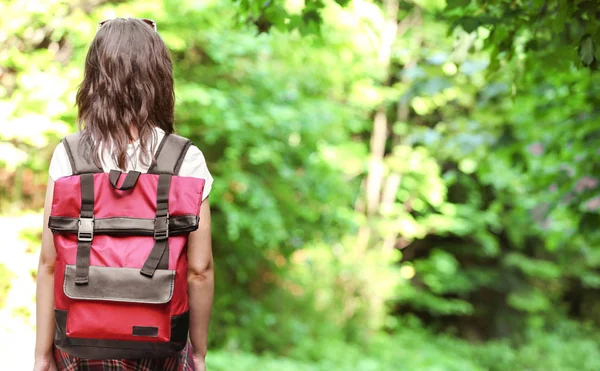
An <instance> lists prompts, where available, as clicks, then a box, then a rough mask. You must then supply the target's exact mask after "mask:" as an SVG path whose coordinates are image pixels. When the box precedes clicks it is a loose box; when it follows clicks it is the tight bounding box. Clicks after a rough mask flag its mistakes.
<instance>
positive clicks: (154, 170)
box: [148, 134, 192, 175]
mask: <svg viewBox="0 0 600 371" xmlns="http://www.w3.org/2000/svg"><path fill="white" fill-rule="evenodd" d="M191 145H192V142H191V141H190V140H189V139H187V138H184V137H182V136H179V135H175V134H169V135H165V137H164V138H163V140H162V141H161V142H160V144H159V146H158V149H157V150H156V156H155V160H154V161H153V162H152V165H151V166H150V168H149V169H148V173H149V174H173V175H177V174H178V173H179V169H181V164H183V159H184V158H185V154H186V153H187V151H188V149H189V148H190V146H191Z"/></svg>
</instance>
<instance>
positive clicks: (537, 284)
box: [0, 0, 600, 371]
mask: <svg viewBox="0 0 600 371" xmlns="http://www.w3.org/2000/svg"><path fill="white" fill-rule="evenodd" d="M598 14H599V9H598V5H597V2H596V1H584V0H575V1H572V0H568V1H567V0H517V1H513V0H511V1H507V0H497V1H491V0H490V1H487V0H447V1H444V0H407V1H404V0H403V1H400V0H381V1H369V0H352V1H350V0H337V1H332V0H305V1H302V0H282V1H275V0H273V1H266V2H265V1H251V0H240V1H230V0H203V1H193V0H181V1H175V0H164V1H150V0H132V1H106V0H44V1H32V0H13V1H7V0H2V1H0V197H1V199H0V246H1V249H0V308H1V309H0V331H1V334H0V359H2V366H0V368H2V369H3V370H28V369H30V367H31V364H32V355H33V341H34V339H33V330H34V326H35V323H34V322H35V320H34V291H35V279H36V266H37V254H38V252H39V248H40V235H41V226H42V217H41V212H42V206H43V199H44V188H45V184H46V181H47V169H48V163H49V160H50V158H51V155H52V152H53V150H54V147H55V145H56V144H57V143H58V141H59V140H60V138H61V137H63V136H64V135H66V134H68V133H70V132H73V131H74V130H76V123H75V121H76V109H75V107H74V96H75V93H76V89H77V86H78V84H79V82H80V80H81V78H82V71H83V64H84V58H85V52H86V47H87V45H88V44H89V42H90V40H91V39H92V38H93V37H94V33H95V31H96V25H97V22H98V21H101V20H104V19H107V18H114V17H118V16H125V17H127V16H133V17H147V18H152V19H155V20H156V21H157V23H158V30H159V33H160V35H161V36H162V38H163V39H164V41H165V42H166V43H167V45H168V47H169V48H170V50H171V53H172V57H173V61H174V69H175V79H176V96H177V109H176V111H177V112H176V118H177V130H178V132H179V133H180V134H182V135H185V136H189V137H190V138H192V139H193V140H194V142H195V143H196V144H197V145H198V146H199V147H200V148H201V149H202V150H203V151H204V153H205V156H206V158H207V161H208V164H209V168H210V170H211V171H212V173H213V175H214V177H215V179H216V180H215V185H214V188H213V191H212V194H211V205H212V207H213V236H214V256H215V263H216V266H215V272H216V296H215V302H214V310H213V316H212V322H211V328H210V349H211V350H210V353H209V355H208V357H207V361H208V366H209V370H211V371H217V370H278V371H287V370H300V371H302V370H307V371H308V370H327V371H336V370H355V371H367V370H372V371H379V370H460V371H469V370H544V371H548V370H577V371H581V370H599V369H600V336H599V334H598V326H600V292H599V291H598V288H599V287H600V269H599V268H600V246H599V245H600V215H599V214H600V188H599V183H598V182H599V180H598V177H599V175H600V166H599V159H600V145H599V144H600V121H599V112H600V111H599V108H598V107H600V94H599V93H600V84H599V82H600V80H599V78H598V74H597V72H596V69H597V67H598V66H597V59H596V58H599V57H600V50H597V49H596V46H597V45H598V43H600V30H599V28H598V27H599V21H598V19H599V18H600V17H599V15H598Z"/></svg>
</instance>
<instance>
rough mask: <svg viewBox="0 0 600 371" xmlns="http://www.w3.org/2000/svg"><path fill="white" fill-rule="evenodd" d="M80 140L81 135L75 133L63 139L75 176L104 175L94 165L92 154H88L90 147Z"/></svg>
mask: <svg viewBox="0 0 600 371" xmlns="http://www.w3.org/2000/svg"><path fill="white" fill-rule="evenodd" d="M80 138H81V133H74V134H70V135H67V136H66V137H64V138H63V139H62V143H63V145H64V146H65V151H66V152H67V157H68V158H69V162H70V163H71V169H72V170H73V174H74V175H79V174H85V173H102V172H103V170H102V169H101V168H99V167H98V166H96V164H95V163H94V159H93V156H92V154H91V153H86V152H89V151H88V150H89V145H88V144H86V143H82V142H81V140H80Z"/></svg>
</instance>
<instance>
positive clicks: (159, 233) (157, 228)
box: [154, 213, 169, 241]
mask: <svg viewBox="0 0 600 371" xmlns="http://www.w3.org/2000/svg"><path fill="white" fill-rule="evenodd" d="M167 238H169V213H167V215H165V216H157V217H156V218H154V239H155V240H157V241H160V240H166V239H167Z"/></svg>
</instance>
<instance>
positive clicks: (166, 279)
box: [63, 265, 175, 304]
mask: <svg viewBox="0 0 600 371" xmlns="http://www.w3.org/2000/svg"><path fill="white" fill-rule="evenodd" d="M89 277H90V280H89V283H88V284H86V285H77V284H75V265H67V266H66V267H65V281H64V284H63V290H64V292H65V295H67V296H68V297H69V298H71V299H78V300H105V301H119V302H125V303H147V304H164V303H168V302H169V301H170V300H171V297H173V286H174V284H175V271H174V270H164V269H157V270H156V272H155V273H154V276H153V277H152V278H149V277H146V276H144V275H142V274H141V273H140V270H139V269H135V268H112V267H96V266H90V275H89Z"/></svg>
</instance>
